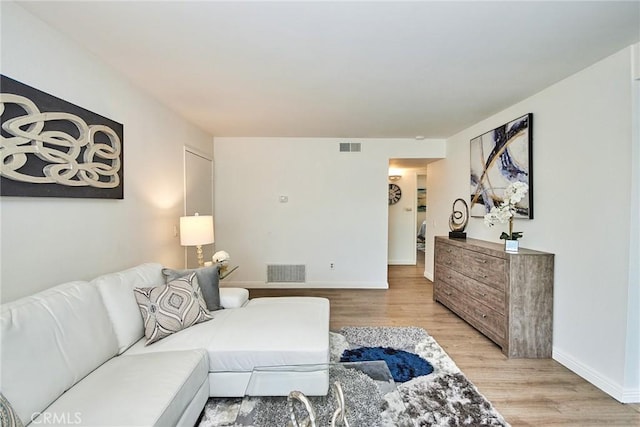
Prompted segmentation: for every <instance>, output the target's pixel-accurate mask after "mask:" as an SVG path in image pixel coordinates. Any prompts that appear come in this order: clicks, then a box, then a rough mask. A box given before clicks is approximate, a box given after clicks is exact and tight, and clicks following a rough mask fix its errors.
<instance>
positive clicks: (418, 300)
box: [250, 257, 640, 427]
mask: <svg viewBox="0 0 640 427" xmlns="http://www.w3.org/2000/svg"><path fill="white" fill-rule="evenodd" d="M419 258H422V257H419ZM423 274H424V264H422V263H419V264H418V265H417V266H390V267H389V289H388V290H349V289H310V290H300V289H289V290H286V289H280V290H265V289H253V290H251V291H250V292H251V297H252V298H255V297H261V296H282V295H306V296H323V297H326V298H329V300H330V301H331V329H332V330H336V329H338V328H341V327H343V326H419V327H422V328H424V329H426V330H427V331H428V332H429V333H430V334H431V335H432V336H433V337H434V338H435V339H436V340H437V341H438V343H439V344H440V345H441V346H442V347H443V348H444V350H445V351H446V352H447V353H448V354H449V356H451V358H452V359H453V360H454V361H455V362H456V364H457V365H458V367H459V368H460V369H461V370H462V371H463V372H464V374H465V375H466V376H467V378H469V379H470V380H471V381H472V382H473V383H474V384H475V385H476V386H477V387H478V389H479V390H480V392H481V393H482V394H484V395H485V396H486V397H487V399H489V400H490V401H491V402H492V403H493V404H494V406H495V407H496V409H497V410H498V411H500V413H501V414H502V415H503V416H504V417H505V418H506V419H507V421H508V422H509V423H510V424H511V425H513V426H514V427H515V426H560V425H564V426H640V405H624V404H621V403H619V402H617V401H616V400H614V399H613V398H611V397H609V396H608V395H607V394H606V393H604V392H602V391H600V390H599V389H597V388H596V387H595V386H593V385H591V384H590V383H588V382H587V381H585V380H583V379H582V378H580V377H579V376H577V375H576V374H574V373H573V372H571V371H569V370H568V369H566V368H565V367H564V366H562V365H560V364H559V363H557V362H555V361H554V360H552V359H542V360H537V359H507V358H506V357H504V355H503V354H502V353H501V351H500V348H499V347H497V346H496V345H495V344H493V343H492V342H491V341H489V339H487V338H485V337H484V335H482V334H480V333H479V332H477V331H476V330H475V329H473V328H472V327H471V326H469V325H467V324H466V323H465V322H464V321H463V320H461V319H460V318H459V317H457V316H456V315H455V314H453V313H451V312H450V311H449V310H448V309H446V308H445V307H444V306H442V305H440V304H438V303H434V302H433V299H432V295H433V284H432V283H431V282H430V281H428V280H427V279H425V278H424V276H423Z"/></svg>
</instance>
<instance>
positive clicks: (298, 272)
mask: <svg viewBox="0 0 640 427" xmlns="http://www.w3.org/2000/svg"><path fill="white" fill-rule="evenodd" d="M306 270H307V268H306V265H303V264H267V283H304V282H305V281H306V275H307V271H306Z"/></svg>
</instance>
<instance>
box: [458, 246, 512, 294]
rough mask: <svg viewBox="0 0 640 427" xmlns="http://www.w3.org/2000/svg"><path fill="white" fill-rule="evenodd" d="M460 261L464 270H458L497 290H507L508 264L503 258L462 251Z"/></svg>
mask: <svg viewBox="0 0 640 427" xmlns="http://www.w3.org/2000/svg"><path fill="white" fill-rule="evenodd" d="M459 254H460V260H459V262H458V263H457V264H460V263H462V265H464V270H462V271H461V270H458V271H460V272H461V273H464V274H465V275H466V276H469V277H471V278H473V279H476V280H479V281H481V282H482V283H486V284H487V285H489V286H491V287H493V288H496V289H498V290H504V289H505V283H506V268H507V262H506V261H505V260H504V259H502V258H497V257H494V256H491V255H485V254H483V253H480V252H474V251H460V252H459Z"/></svg>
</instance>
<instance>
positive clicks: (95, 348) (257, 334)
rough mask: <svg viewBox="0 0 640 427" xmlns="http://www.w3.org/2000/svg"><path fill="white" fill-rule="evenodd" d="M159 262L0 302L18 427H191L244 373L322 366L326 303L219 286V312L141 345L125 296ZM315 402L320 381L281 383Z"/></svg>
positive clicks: (148, 281)
mask: <svg viewBox="0 0 640 427" xmlns="http://www.w3.org/2000/svg"><path fill="white" fill-rule="evenodd" d="M161 271H162V266H161V265H160V264H143V265H140V266H137V267H134V268H132V269H129V270H125V271H121V272H117V273H112V274H108V275H105V276H101V277H98V278H96V279H94V280H92V281H90V282H84V281H77V282H70V283H65V284H62V285H59V286H56V287H54V288H51V289H48V290H46V291H43V292H40V293H38V294H35V295H32V296H30V297H26V298H22V299H20V300H17V301H14V302H10V303H7V304H4V305H2V311H1V333H2V335H1V340H2V341H1V347H0V352H1V353H0V367H1V371H0V374H1V377H0V392H1V393H2V395H4V397H5V398H6V399H7V400H8V402H9V403H10V404H11V405H12V406H13V409H14V410H15V412H16V413H17V416H18V417H19V418H20V420H21V421H22V423H23V424H25V425H27V424H30V423H33V424H46V425H76V426H77V425H86V426H150V425H157V426H177V425H179V426H182V425H184V426H193V425H194V423H195V422H196V420H197V419H198V416H199V414H200V413H201V411H202V409H203V407H204V405H205V403H206V401H207V399H208V398H209V397H210V396H218V397H222V396H227V397H232V396H242V395H243V394H244V390H245V387H246V385H247V382H248V380H249V377H250V374H251V371H252V369H253V368H254V367H255V366H280V365H289V364H294V365H295V364H311V363H327V362H328V361H329V302H328V300H326V299H324V298H304V297H299V298H298V297H292V298H257V299H253V300H250V301H248V292H247V291H246V290H245V289H238V288H221V289H220V299H221V305H222V306H223V307H224V309H222V310H218V311H213V312H211V314H212V316H213V319H212V320H208V321H205V322H203V323H199V324H196V325H194V326H191V327H189V328H187V329H185V330H182V331H180V332H177V333H175V334H172V335H170V336H168V337H166V338H163V339H161V340H160V341H158V342H156V343H153V344H150V345H145V338H144V331H143V321H142V317H141V314H140V310H139V308H138V305H137V303H136V301H135V298H134V295H133V289H134V288H136V287H149V286H157V285H161V284H164V278H163V276H162V273H161ZM292 387H295V388H296V389H303V391H305V389H306V392H307V393H309V394H323V393H325V392H326V390H327V387H328V378H325V377H319V378H312V379H311V380H310V379H309V378H305V379H304V381H303V382H299V381H296V378H290V377H282V378H281V379H280V383H277V384H270V385H269V393H274V390H275V393H280V394H282V395H286V394H287V393H288V392H289V391H291V389H292Z"/></svg>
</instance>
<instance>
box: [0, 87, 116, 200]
mask: <svg viewBox="0 0 640 427" xmlns="http://www.w3.org/2000/svg"><path fill="white" fill-rule="evenodd" d="M0 79H1V80H0V85H1V86H0V88H1V90H0V119H1V122H2V129H1V138H0V195H2V196H32V197H80V198H107V199H122V198H123V197H124V194H123V187H124V186H123V133H124V129H123V125H122V124H120V123H117V122H115V121H113V120H110V119H108V118H106V117H102V116H100V115H98V114H96V113H93V112H91V111H89V110H86V109H84V108H82V107H78V106H77V105H74V104H71V103H69V102H67V101H64V100H62V99H60V98H56V97H55V96H52V95H49V94H47V93H45V92H42V91H40V90H38V89H35V88H33V87H30V86H27V85H25V84H23V83H20V82H18V81H16V80H13V79H11V78H9V77H6V76H0Z"/></svg>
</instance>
